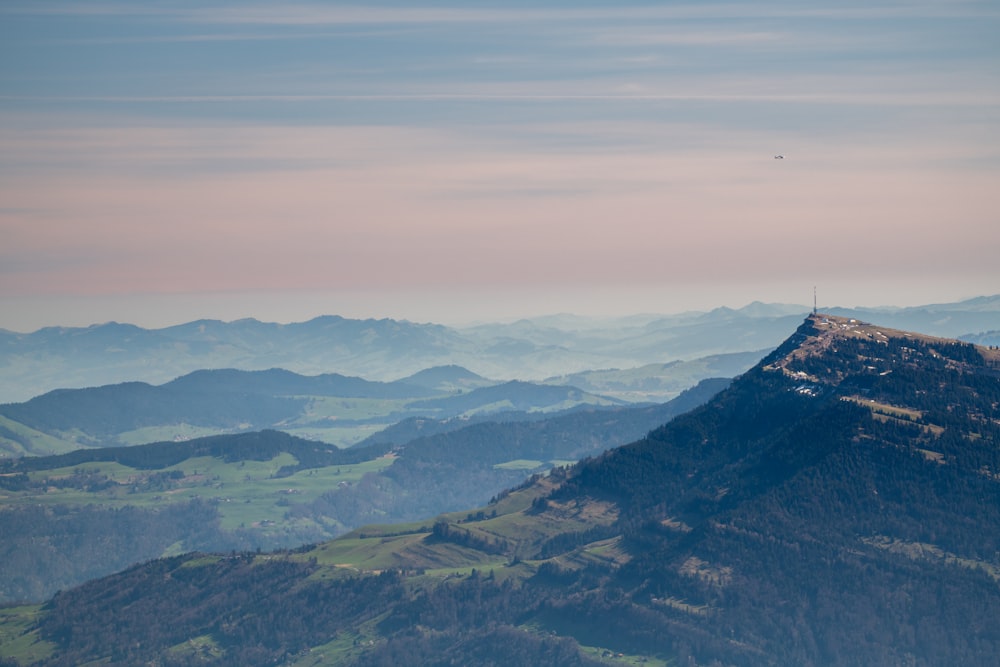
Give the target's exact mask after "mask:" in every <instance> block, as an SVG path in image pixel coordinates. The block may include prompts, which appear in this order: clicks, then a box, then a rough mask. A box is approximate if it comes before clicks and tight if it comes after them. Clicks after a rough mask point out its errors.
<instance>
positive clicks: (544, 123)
mask: <svg viewBox="0 0 1000 667" xmlns="http://www.w3.org/2000/svg"><path fill="white" fill-rule="evenodd" d="M997 34H1000V5H997V3H996V2H993V1H992V0H991V1H988V2H987V1H983V2H977V1H970V2H964V1H961V0H936V1H934V2H930V1H927V2H923V1H914V2H908V1H906V0H901V1H891V0H872V1H866V2H851V1H848V2H836V3H834V2H825V3H821V2H814V1H810V0H805V1H795V2H790V1H788V2H785V1H774V0H763V1H755V2H701V1H700V2H635V3H628V2H626V3H617V2H616V3H610V2H587V1H582V2H580V1H578V2H568V1H565V0H559V1H555V0H539V1H535V2H526V1H517V0H514V1H506V2H495V3H485V2H474V1H463V2H455V1H454V0H442V1H437V2H428V3H424V2H422V0H416V1H408V2H363V3H362V2H356V3H340V2H309V1H308V0H304V1H302V2H260V3H254V2H239V3H236V2H212V1H211V0H208V1H205V2H201V1H199V2H185V1H178V2H157V1H146V2H116V1H115V0H107V1H103V0H102V1H91V0H72V1H65V2H62V1H52V0H31V1H28V0H24V1H20V0H5V1H4V2H3V3H0V328H5V329H9V330H14V331H32V330H34V329H36V328H38V327H41V326H49V325H72V326H82V325H88V324H93V323H100V322H104V321H110V320H115V321H119V322H131V323H135V324H139V325H142V326H150V327H158V326H167V325H171V324H176V323H180V322H186V321H190V320H194V319H199V318H203V317H206V318H215V319H223V320H232V319H238V318H241V317H255V318H257V319H260V320H264V321H279V322H280V321H284V322H288V321H302V320H306V319H309V318H311V317H314V316H318V315H322V314H337V315H343V316H346V317H393V318H399V319H409V320H413V321H434V322H441V323H446V324H461V323H467V322H473V321H482V320H502V319H509V318H514V317H521V316H531V315H541V314H548V313H560V312H575V313H578V314H584V315H624V314H630V313H640V312H641V313H650V312H657V313H673V312H681V311H685V310H708V309H711V308H714V307H717V306H721V305H726V306H730V307H739V306H742V305H745V304H747V303H749V302H751V301H764V302H781V303H801V304H808V305H811V303H812V299H813V289H814V287H815V288H816V289H817V293H818V300H819V302H820V305H821V306H822V305H824V304H827V305H839V306H877V305H900V306H905V305H918V304H926V303H935V302H944V301H955V300H960V299H965V298H970V297H974V296H979V295H990V294H996V293H1000V260H998V259H997V257H998V256H1000V187H998V184H1000V40H997V39H996V35H997ZM779 155H780V156H782V157H781V158H780V159H779V158H777V157H776V156H779Z"/></svg>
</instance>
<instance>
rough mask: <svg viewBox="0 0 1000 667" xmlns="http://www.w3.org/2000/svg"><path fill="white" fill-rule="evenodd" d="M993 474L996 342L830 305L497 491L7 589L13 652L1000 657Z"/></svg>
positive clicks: (702, 659) (632, 658) (292, 660)
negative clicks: (324, 536) (692, 393)
mask: <svg viewBox="0 0 1000 667" xmlns="http://www.w3.org/2000/svg"><path fill="white" fill-rule="evenodd" d="M998 479H1000V352H998V351H996V350H989V349H984V348H977V347H974V346H972V345H969V344H963V343H959V342H957V341H953V340H945V339H939V338H933V337H929V336H924V335H919V334H913V333H906V332H902V331H895V330H891V329H887V328H883V327H879V326H873V325H869V324H865V323H862V322H859V321H853V320H851V319H846V318H838V317H834V316H829V315H814V316H810V317H809V318H807V319H806V321H805V322H804V323H803V324H802V325H801V326H800V327H799V328H798V329H797V330H796V331H795V333H794V334H793V335H792V336H791V337H790V338H788V339H787V340H786V341H785V342H784V343H782V344H781V345H780V346H779V347H778V348H777V349H776V350H775V351H774V352H773V353H772V354H771V355H769V356H768V357H767V358H765V359H764V360H763V361H762V362H761V363H760V364H758V365H757V366H755V367H754V368H752V369H751V370H749V371H748V372H747V373H745V374H744V375H743V376H741V377H740V378H738V379H737V380H736V381H734V382H733V383H732V385H731V386H730V387H729V388H728V389H726V390H725V391H723V392H722V393H720V394H719V395H718V396H716V397H715V398H714V399H712V400H711V401H709V402H708V403H707V404H705V405H703V406H702V407H700V408H696V409H695V410H692V411H691V412H688V413H686V414H684V415H682V416H680V417H677V418H676V419H674V420H672V421H670V422H669V423H667V424H665V425H664V426H662V427H660V428H658V429H656V430H654V431H652V432H651V433H650V434H649V435H648V436H647V437H645V438H643V439H641V440H639V441H637V442H635V443H633V444H630V445H626V446H623V447H620V448H617V449H613V450H610V451H609V452H607V453H605V454H603V455H600V456H597V457H595V458H592V459H589V460H586V461H584V462H581V463H580V464H578V465H576V466H573V467H570V468H564V469H556V470H554V471H553V472H552V473H551V474H549V475H548V476H544V477H538V478H535V479H534V480H533V481H531V482H529V483H527V484H525V485H523V486H522V487H521V488H519V489H516V490H513V491H511V492H509V493H504V494H500V496H499V497H498V498H497V499H495V501H494V502H493V503H491V504H489V505H487V506H485V507H482V508H478V509H475V508H474V509H471V510H469V511H467V512H460V513H454V514H449V515H443V516H440V517H438V519H437V520H433V521H431V520H428V521H423V522H419V523H415V524H410V525H399V526H384V527H376V526H371V527H366V528H363V529H360V530H358V531H355V532H353V533H351V534H348V535H346V536H344V537H342V538H340V539H337V540H334V541H332V542H328V543H324V544H321V545H317V546H316V547H314V548H310V549H304V550H301V551H299V552H296V553H281V554H271V555H249V554H248V555H244V556H239V555H237V556H236V557H232V556H230V557H222V556H205V555H188V556H179V557H176V558H173V559H168V560H161V561H155V562H153V563H149V564H146V565H143V566H138V567H136V568H133V569H131V570H128V571H126V572H123V573H120V574H118V575H114V576H112V577H109V578H106V579H103V580H100V581H96V582H92V583H89V584H86V585H84V586H82V587H80V588H77V589H74V590H71V591H66V592H64V593H62V594H60V595H59V596H57V597H56V598H54V599H53V600H52V601H50V602H49V603H47V604H46V605H44V606H42V607H31V608H22V609H19V610H16V611H12V612H8V614H7V615H6V617H5V620H3V622H2V624H0V628H2V631H0V633H2V634H0V636H6V637H7V638H8V639H6V640H4V641H3V643H2V644H0V655H8V656H20V657H21V658H25V660H24V663H25V664H51V665H56V664H80V663H84V662H87V661H91V660H97V659H102V658H104V659H107V661H108V664H135V663H137V662H145V661H149V660H154V659H155V660H157V661H159V662H160V663H161V664H165V665H168V664H177V665H181V664H196V663H198V664H218V665H236V664H243V665H248V664H272V663H274V662H275V661H277V662H279V663H284V664H289V665H301V666H305V665H335V664H357V665H389V664H397V665H398V664H407V665H445V664H557V665H562V664H565V665H575V664H638V663H642V664H654V665H667V664H671V665H673V664H704V665H709V664H712V665H732V666H737V665H738V666H740V667H744V666H751V667H753V666H756V665H762V666H763V665H817V666H818V665H823V666H827V665H858V664H879V665H882V664H891V665H896V664H905V665H914V666H923V665H955V664H962V665H993V664H995V662H996V656H997V655H998V654H1000V627H998V626H997V624H996V620H995V619H996V618H1000V560H998V557H997V554H998V553H1000V483H998ZM126 601H127V604H126ZM334 601H336V602H334ZM302 610H308V613H305V614H303V613H301V612H302ZM165 617H168V618H171V619H176V622H172V623H170V624H162V623H158V622H155V619H159V618H165ZM108 628H114V631H113V632H109V631H108V630H107V629H108ZM32 651H34V652H35V653H36V655H37V656H40V657H39V658H38V659H35V660H30V659H26V656H27V655H28V654H29V653H30V652H32Z"/></svg>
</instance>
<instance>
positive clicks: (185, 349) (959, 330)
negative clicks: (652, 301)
mask: <svg viewBox="0 0 1000 667" xmlns="http://www.w3.org/2000/svg"><path fill="white" fill-rule="evenodd" d="M808 310H809V309H808V308H807V307H805V306H794V305H780V304H762V303H752V304H750V305H748V306H746V307H744V308H740V309H731V308H717V309H715V310H712V311H709V312H692V313H682V314H679V315H644V316H631V317H627V318H609V319H594V318H581V317H575V316H568V315H564V316H550V317H543V318H536V319H532V320H520V321H518V322H513V323H509V324H483V325H478V326H474V327H466V328H452V327H445V326H442V325H436V324H418V323H412V322H407V321H397V320H391V319H382V320H352V319H345V318H342V317H337V316H323V317H318V318H315V319H313V320H310V321H308V322H299V323H292V324H275V323H267V322H259V321H257V320H252V319H247V320H238V321H234V322H220V321H216V320H199V321H195V322H189V323H186V324H180V325H177V326H172V327H165V328H162V329H143V328H141V327H137V326H134V325H129V324H120V323H115V322H110V323H106V324H100V325H94V326H90V327H83V328H72V327H48V328H44V329H40V330H38V331H35V332H32V333H17V332H11V331H0V401H5V402H21V401H26V400H28V399H30V398H32V397H34V396H38V395H40V394H43V393H45V392H48V391H51V390H53V389H60V388H84V387H93V386H98V385H106V384H117V383H121V382H127V381H142V382H147V383H150V384H162V383H165V382H169V381H170V380H173V379H174V378H177V377H179V376H182V375H185V374H188V373H191V372H193V371H197V370H202V369H221V368H234V369H239V370H266V369H270V368H283V369H287V370H290V371H293V372H295V373H299V374H304V375H322V374H328V373H341V374H345V375H353V376H358V377H364V378H367V379H370V380H381V381H393V380H398V379H400V378H402V377H404V376H407V375H411V374H414V373H417V372H420V371H423V370H425V369H427V368H432V367H436V366H447V365H459V366H463V367H465V368H468V369H470V370H471V371H472V372H474V373H476V374H479V375H482V376H485V377H490V378H497V379H500V380H526V381H541V380H544V379H545V378H548V377H552V376H565V375H569V374H572V373H578V372H582V371H587V370H594V369H612V368H613V369H634V368H637V367H640V366H645V365H647V364H666V363H669V362H672V361H677V360H682V361H687V360H692V359H697V358H700V357H708V356H712V355H719V354H730V353H743V352H758V351H762V350H770V349H773V348H774V347H775V346H776V345H778V344H779V343H780V342H781V341H782V340H783V339H784V337H785V336H786V335H787V332H788V331H789V330H791V329H793V328H794V327H795V326H796V325H797V323H798V322H799V321H800V320H801V318H802V317H803V316H804V315H805V314H806V313H807V312H808ZM831 312H833V311H831ZM835 313H836V314H840V315H842V316H845V317H855V318H858V319H864V320H867V321H878V322H884V323H885V325H886V326H896V327H900V328H904V329H912V330H915V331H922V332H924V333H927V334H932V335H940V336H948V337H958V336H962V335H978V334H982V333H985V332H991V331H992V332H996V331H998V330H1000V296H992V297H979V298H977V299H971V300H968V301H963V302H960V303H955V304H937V305H927V306H920V307H915V308H882V309H867V310H864V311H860V310H856V309H836V311H835ZM990 340H992V339H990ZM980 342H984V343H985V344H992V343H989V342H985V341H982V340H981V341H980ZM997 342H998V343H1000V341H997ZM758 358H759V356H758ZM744 370H745V369H744ZM648 393H649V392H648V391H647V394H648ZM676 393H677V392H676V391H674V392H673V394H670V395H666V394H663V393H661V394H659V395H658V396H652V395H647V396H646V398H647V399H649V400H660V401H663V400H668V399H669V398H671V397H672V396H674V395H676Z"/></svg>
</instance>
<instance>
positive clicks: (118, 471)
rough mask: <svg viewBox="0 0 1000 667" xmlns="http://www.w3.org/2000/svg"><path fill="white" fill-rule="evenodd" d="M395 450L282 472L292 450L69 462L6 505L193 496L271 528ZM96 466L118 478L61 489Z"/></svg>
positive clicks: (113, 503) (233, 519)
mask: <svg viewBox="0 0 1000 667" xmlns="http://www.w3.org/2000/svg"><path fill="white" fill-rule="evenodd" d="M393 461H394V457H392V456H391V455H387V456H382V457H379V458H376V459H372V460H370V461H364V462H361V463H355V464H351V465H344V466H328V467H325V468H312V469H307V470H300V471H298V472H296V473H294V474H292V475H289V476H285V477H276V476H275V475H276V473H277V472H278V470H279V469H281V468H282V467H283V466H290V465H294V464H296V463H297V461H296V459H295V457H293V456H292V455H291V454H287V453H286V454H281V455H280V456H277V457H275V458H273V459H271V460H270V461H240V462H238V463H227V462H225V461H223V460H222V459H217V458H213V457H198V458H192V459H188V460H186V461H184V462H183V463H180V464H178V465H175V466H170V467H168V468H164V469H163V470H159V471H149V470H137V469H135V468H131V467H129V466H125V465H121V464H119V463H112V462H99V463H87V464H82V465H78V466H73V467H69V468H58V469H54V470H47V471H38V472H32V473H29V478H30V479H31V480H32V481H34V482H45V481H46V480H48V481H49V482H50V484H49V485H48V486H47V487H46V488H45V489H44V491H43V492H41V493H38V492H12V491H4V492H0V507H2V506H3V505H18V504H36V505H37V504H42V505H63V504H65V505H80V504H96V505H102V506H106V507H125V506H127V505H131V506H136V507H147V508H153V507H159V506H162V505H163V504H165V503H171V502H186V501H189V500H192V499H194V498H201V499H209V500H213V501H215V502H217V507H218V509H219V513H220V515H221V517H222V528H223V529H226V530H233V529H235V528H241V527H242V528H254V529H257V530H261V531H263V532H269V531H271V530H277V529H279V528H281V526H282V524H285V525H286V527H287V521H286V519H285V518H284V517H285V513H286V512H287V508H288V506H289V505H291V504H293V503H294V504H297V503H308V502H312V501H314V500H316V499H317V498H318V497H319V496H320V495H321V494H323V493H324V492H326V491H330V490H332V489H336V488H338V486H340V485H343V484H353V483H356V482H357V481H358V480H360V479H361V477H362V476H364V475H365V474H366V473H369V472H378V471H380V470H383V469H385V468H387V467H388V466H390V465H392V462H393ZM174 471H178V473H179V476H178V477H177V478H176V479H170V480H169V481H168V482H166V483H164V484H158V483H156V480H157V477H156V476H157V475H160V476H163V475H164V474H166V475H169V474H170V473H172V472H174ZM86 473H95V474H99V475H101V476H104V477H106V478H107V479H109V480H111V481H112V482H114V485H113V486H111V487H110V488H107V489H102V490H100V491H94V492H89V491H85V490H83V489H80V488H72V487H66V488H60V487H59V486H58V485H57V484H58V481H59V480H61V479H62V480H65V479H68V478H71V477H73V476H74V475H81V474H86Z"/></svg>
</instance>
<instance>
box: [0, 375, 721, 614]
mask: <svg viewBox="0 0 1000 667" xmlns="http://www.w3.org/2000/svg"><path fill="white" fill-rule="evenodd" d="M727 384H728V380H708V381H704V382H702V383H701V384H699V385H698V386H696V387H694V388H692V389H690V390H688V391H686V392H684V393H683V394H682V395H681V396H679V397H677V398H676V399H674V400H673V401H670V402H669V403H665V404H661V405H651V406H642V407H635V406H629V407H614V406H612V407H595V406H590V407H586V408H581V409H578V410H571V411H567V412H563V413H559V414H556V415H552V414H546V413H541V412H536V413H530V414H529V413H512V412H504V413H502V414H501V415H497V414H493V415H491V416H486V415H479V416H478V419H472V418H452V419H445V420H436V419H429V418H420V419H417V418H413V419H409V420H406V421H405V422H404V423H402V424H399V425H397V426H396V427H392V428H390V429H386V430H385V431H381V432H379V433H377V434H376V435H375V436H372V437H370V438H368V439H366V440H365V441H364V442H362V443H359V444H358V445H356V446H354V447H351V448H349V449H338V448H337V447H335V446H332V445H329V444H326V443H322V442H316V441H310V440H304V439H302V438H298V437H295V436H292V435H288V434H287V433H283V432H280V431H274V430H267V431H254V432H245V433H238V434H232V435H220V436H212V437H203V438H195V439H191V440H185V441H179V442H175V441H166V442H157V443H151V444H146V445H133V446H124V447H123V446H118V447H99V448H89V449H76V450H74V451H71V452H68V453H65V454H60V455H55V456H24V457H19V458H14V459H7V460H0V534H2V535H3V536H4V539H3V541H2V543H0V603H4V602H14V601H19V600H20V601H23V600H40V599H44V598H45V597H48V596H49V595H51V594H52V593H54V592H55V591H57V590H59V589H62V588H66V587H68V586H73V585H77V584H79V583H82V582H83V581H85V580H87V579H89V578H93V577H97V576H103V575H106V574H110V573H112V572H115V571H117V570H120V569H122V568H125V567H128V566H129V565H132V564H134V563H137V562H142V561H145V560H148V559H150V558H155V557H158V556H164V555H168V554H175V553H180V552H183V551H190V550H198V549H200V550H209V551H228V550H231V549H240V550H247V549H268V550H270V549H278V548H290V547H299V546H301V545H302V544H306V543H311V542H318V541H320V540H324V539H329V538H332V537H335V536H337V535H341V534H343V533H345V532H347V531H348V530H350V529H351V528H356V527H358V526H361V525H363V524H364V523H368V522H372V521H380V522H381V521H390V522H399V521H407V520H416V519H420V518H423V517H427V516H433V515H435V514H438V513H441V512H447V511H454V510H456V509H460V508H464V507H472V506H476V505H480V504H482V503H485V502H487V501H488V500H489V499H490V498H491V497H492V496H494V495H496V494H498V493H501V492H502V491H503V490H504V489H506V488H508V487H510V486H512V485H514V484H517V483H519V482H521V481H522V480H523V479H524V478H525V476H526V475H528V474H531V473H533V472H542V471H545V470H548V469H550V468H552V467H553V466H554V465H564V464H566V463H567V462H572V461H575V460H578V459H580V458H582V457H584V456H588V455H591V454H595V453H599V452H601V451H603V450H605V449H607V448H609V447H615V446H618V445H621V444H624V443H626V442H630V441H632V440H634V439H636V438H639V437H642V436H643V435H644V434H645V433H647V432H649V430H650V429H653V428H655V427H656V426H658V425H659V424H662V423H663V422H664V421H667V420H669V419H670V418H671V417H673V416H675V415H677V414H680V413H681V412H685V411H687V410H689V409H691V408H692V407H694V406H696V405H698V404H700V403H703V402H704V401H706V400H708V399H709V398H710V397H711V396H712V395H714V394H715V393H717V392H718V391H719V390H721V389H722V388H723V387H725V386H726V385H727ZM501 387H502V385H501ZM544 389H550V390H551V389H553V388H550V387H545V388H544ZM490 417H492V419H494V420H495V419H497V418H498V417H502V418H503V419H504V421H502V422H498V421H489V419H490Z"/></svg>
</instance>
